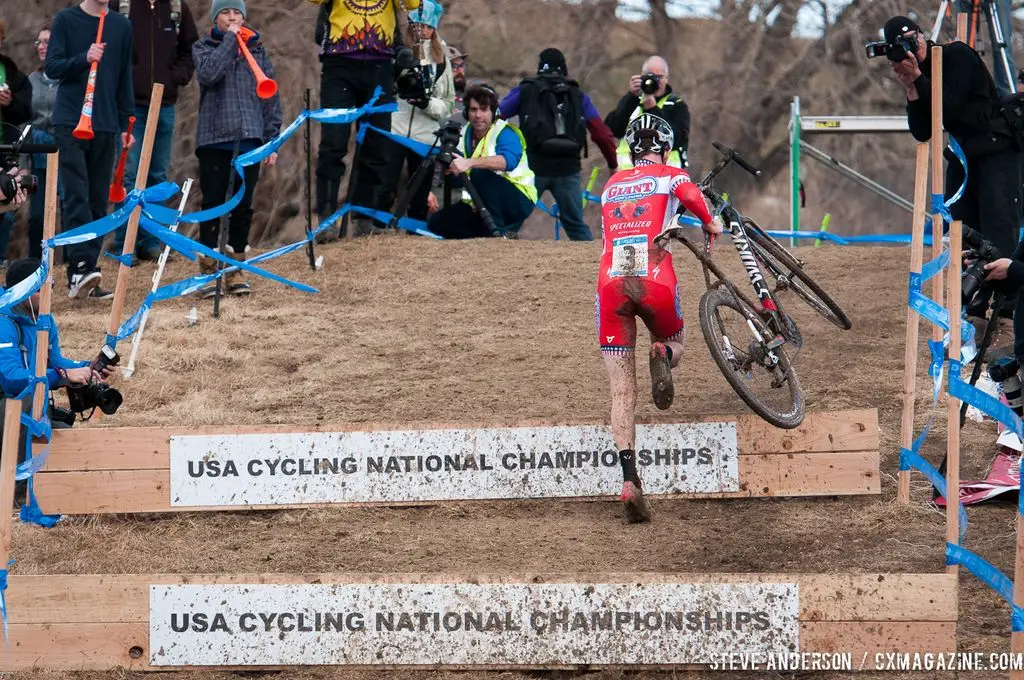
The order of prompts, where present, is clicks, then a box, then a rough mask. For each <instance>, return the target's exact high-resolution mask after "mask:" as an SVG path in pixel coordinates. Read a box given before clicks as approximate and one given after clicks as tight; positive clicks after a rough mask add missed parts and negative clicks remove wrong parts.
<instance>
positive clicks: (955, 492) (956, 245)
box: [946, 220, 962, 575]
mask: <svg viewBox="0 0 1024 680" xmlns="http://www.w3.org/2000/svg"><path fill="white" fill-rule="evenodd" d="M961 229H962V224H961V223H960V220H953V222H952V223H950V225H949V261H950V273H949V358H950V359H951V360H953V361H960V306H961V304H960V276H959V269H960V233H961ZM953 267H956V269H955V270H954V269H953ZM959 377H960V375H959V373H958V374H957V375H954V374H953V371H952V369H950V372H949V376H948V384H950V385H952V384H953V380H954V379H958V378H959ZM946 407H947V420H946V427H947V431H946V542H947V543H953V544H955V545H959V544H960V504H959V503H958V502H957V501H958V500H959V498H960V400H959V399H956V398H954V397H953V396H949V398H948V400H947V403H946ZM959 569H960V567H959V566H958V565H955V564H951V565H948V566H947V567H946V573H949V574H954V575H956V574H959Z"/></svg>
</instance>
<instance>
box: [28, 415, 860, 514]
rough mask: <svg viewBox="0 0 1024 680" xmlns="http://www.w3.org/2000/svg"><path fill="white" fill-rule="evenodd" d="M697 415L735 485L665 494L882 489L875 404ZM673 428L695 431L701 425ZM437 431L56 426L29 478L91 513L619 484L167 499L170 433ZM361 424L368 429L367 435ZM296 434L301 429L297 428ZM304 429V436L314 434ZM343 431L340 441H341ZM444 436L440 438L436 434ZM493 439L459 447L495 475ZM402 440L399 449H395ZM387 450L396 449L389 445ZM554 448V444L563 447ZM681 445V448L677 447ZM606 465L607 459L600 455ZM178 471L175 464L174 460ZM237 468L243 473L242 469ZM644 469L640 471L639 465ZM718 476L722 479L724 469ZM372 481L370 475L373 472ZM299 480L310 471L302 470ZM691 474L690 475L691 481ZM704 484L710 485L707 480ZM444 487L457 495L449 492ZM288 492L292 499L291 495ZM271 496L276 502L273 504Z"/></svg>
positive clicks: (418, 500) (267, 437) (363, 448)
mask: <svg viewBox="0 0 1024 680" xmlns="http://www.w3.org/2000/svg"><path fill="white" fill-rule="evenodd" d="M703 422H704V423H707V424H714V423H716V422H724V423H725V424H726V425H727V426H729V427H733V428H734V429H735V435H734V436H735V445H734V449H735V453H738V455H735V456H733V458H734V459H738V460H734V461H726V462H727V463H728V462H732V464H733V466H734V468H735V469H736V472H737V473H738V475H737V476H738V479H733V480H732V481H733V484H732V485H731V486H730V485H729V484H726V483H722V485H721V486H712V487H710V488H714V489H729V488H732V489H733V490H725V491H710V492H708V491H704V492H698V493H674V492H672V491H671V490H672V489H675V488H688V487H686V486H685V484H683V485H680V484H679V483H677V484H675V485H672V484H668V483H666V484H667V486H665V488H666V489H667V490H669V492H670V493H671V495H682V496H685V497H695V498H696V497H701V498H748V497H756V496H815V495H828V496H835V495H850V494H878V493H879V492H880V479H879V471H878V446H879V441H878V414H877V411H876V410H874V409H871V410H862V411H842V412H832V413H810V414H808V415H807V418H806V419H805V420H804V423H803V424H802V425H801V426H800V427H799V428H797V429H795V430H780V429H777V428H774V427H772V426H770V425H768V424H767V423H765V422H764V421H762V420H761V419H759V418H758V417H756V416H754V415H745V416H740V417H739V418H737V419H735V420H731V421H726V420H724V419H721V420H716V419H714V418H708V419H706V420H705V421H703ZM733 423H734V424H733ZM531 425H536V424H531ZM548 425H550V424H548ZM579 427H581V428H586V427H594V426H579ZM679 427H683V428H685V427H694V428H697V427H699V424H695V425H693V426H686V425H683V426H679ZM723 427H724V426H723ZM439 428H440V426H438V425H428V426H424V428H423V429H415V427H411V426H403V427H401V428H397V427H394V426H383V427H380V428H368V426H366V425H360V426H324V427H321V428H315V427H311V428H307V430H303V429H300V428H296V427H294V426H284V425H281V426H270V427H260V428H252V429H248V430H243V429H241V428H237V427H235V428H228V427H202V428H196V429H194V430H190V431H186V430H182V429H179V428H159V427H154V428H103V427H99V428H84V429H76V430H74V431H60V430H58V431H55V432H54V437H53V443H52V445H51V451H50V457H49V460H48V461H47V464H46V468H45V470H43V471H41V472H40V473H38V474H37V475H36V496H37V498H38V500H39V504H40V507H41V508H42V510H43V511H44V512H46V513H57V514H95V513H136V512H168V511H195V510H231V509H257V508H270V507H274V508H281V507H299V506H303V507H306V506H316V505H364V504H386V505H400V504H402V503H403V502H410V503H415V504H420V505H422V504H423V503H424V502H431V501H443V500H460V499H467V498H468V499H478V500H480V499H485V498H539V497H567V498H569V497H581V496H593V495H605V496H608V497H612V496H614V494H616V493H617V491H618V489H617V488H614V484H613V482H614V481H615V480H616V479H618V480H619V482H620V483H621V478H619V477H618V476H617V475H618V472H617V463H616V462H614V461H612V462H613V465H614V467H613V468H608V467H604V466H602V467H598V466H596V465H595V466H594V467H593V470H591V469H589V468H588V469H586V470H585V471H581V472H580V475H579V476H580V477H584V478H586V477H591V478H592V477H595V474H594V473H595V472H596V473H603V472H608V480H607V481H608V483H609V484H612V486H608V485H607V484H606V486H605V487H603V489H604V491H603V492H602V491H601V490H595V491H585V492H583V493H578V494H575V495H573V493H572V492H571V491H563V490H564V489H571V488H575V487H571V486H569V485H568V482H566V481H564V480H563V481H562V482H561V483H559V484H556V483H555V482H553V481H552V482H551V493H547V492H546V491H545V490H544V488H543V485H540V486H538V484H540V483H539V482H538V481H537V479H536V478H539V477H540V476H541V473H543V472H544V470H543V469H541V470H534V471H531V475H533V476H534V477H535V479H532V480H523V481H522V482H521V483H522V484H525V485H527V486H526V488H523V489H517V488H512V487H511V486H509V487H508V488H509V489H510V490H507V491H502V490H500V489H499V490H498V491H500V493H499V492H498V491H495V492H494V493H493V494H490V492H489V491H487V490H484V491H478V490H473V489H469V490H468V491H467V493H469V495H462V496H454V497H449V496H443V497H433V498H432V497H430V496H429V495H423V494H421V495H419V496H414V497H405V498H403V497H400V496H399V495H395V494H393V495H386V494H385V493H384V492H383V491H380V490H379V489H378V490H377V491H376V493H377V495H376V496H368V497H360V496H352V495H337V496H328V497H329V498H331V500H330V501H329V502H313V501H310V500H303V501H301V502H295V500H294V499H295V498H296V496H291V495H289V493H288V491H287V489H285V490H280V489H279V490H278V493H277V494H274V495H273V497H274V500H273V504H272V505H271V504H264V503H260V502H259V500H258V499H256V500H255V501H253V500H244V498H243V496H244V494H245V493H246V492H248V491H251V489H250V488H248V487H246V485H244V484H243V487H246V488H243V490H242V491H241V492H240V496H239V498H240V500H238V501H237V502H219V503H210V504H208V505H207V504H206V503H202V502H201V503H195V502H189V503H187V504H186V503H183V502H182V500H181V498H180V495H181V492H180V485H179V488H177V489H176V490H175V492H174V496H175V499H174V500H172V486H174V484H173V481H174V480H172V471H171V462H170V461H171V457H172V456H171V442H172V439H175V440H177V439H179V438H182V437H185V438H189V437H194V438H197V439H198V438H199V437H202V436H208V435H223V436H224V437H223V440H222V441H220V443H217V442H214V443H213V444H210V445H209V446H210V447H211V448H210V449H206V448H198V449H196V450H197V451H199V452H200V453H198V454H196V455H195V457H196V458H197V459H200V458H201V459H209V458H218V457H219V458H221V459H223V457H224V455H226V454H224V451H223V450H222V449H218V448H216V447H218V446H224V447H226V446H227V445H229V444H231V443H232V440H233V439H235V438H244V439H241V441H243V442H245V444H244V447H243V448H252V447H259V446H262V447H263V448H264V449H265V450H267V451H270V452H272V453H271V454H270V455H269V456H268V457H269V458H274V459H276V460H280V459H281V457H282V456H283V455H284V454H282V453H281V451H282V448H281V447H279V446H277V445H276V444H275V442H274V440H273V439H272V437H274V436H281V435H288V434H289V433H297V432H299V433H301V432H304V431H308V432H310V433H313V432H319V433H324V436H327V433H337V434H336V435H333V438H332V439H330V440H329V441H325V442H321V443H322V445H323V447H330V448H331V450H333V451H338V450H341V449H342V448H345V447H349V448H352V447H353V446H355V447H356V448H358V450H359V458H361V459H365V458H369V457H371V456H370V455H369V453H370V451H368V450H367V447H368V445H365V444H363V445H359V446H357V445H350V444H349V443H346V442H350V441H351V440H352V439H353V438H354V437H356V436H359V437H362V438H365V437H366V436H368V435H369V434H372V435H376V436H378V437H379V438H381V439H382V441H383V442H384V443H383V444H382V445H380V446H381V448H387V447H388V446H390V447H391V453H392V454H395V453H398V454H402V453H412V452H414V451H412V449H411V448H408V447H414V446H415V447H419V449H422V448H423V447H425V446H426V445H425V444H424V443H423V440H424V437H430V436H431V435H438V434H440V433H442V430H440V429H439ZM368 429H370V430H372V431H371V432H369V433H368V432H367V430H368ZM489 431H490V432H495V431H497V432H504V431H505V430H501V429H496V428H491V429H490V430H489ZM640 431H641V433H642V432H643V426H641V430H640ZM410 432H411V434H412V435H413V436H411V437H407V438H406V439H397V437H398V436H399V435H404V434H406V433H410ZM463 432H468V433H470V434H472V432H473V431H461V430H460V431H454V434H453V435H452V440H453V441H455V442H456V444H460V443H461V442H462V441H463V440H464V439H467V438H469V436H470V435H469V434H467V435H465V436H461V435H460V434H459V433H463ZM507 432H509V433H510V434H509V437H511V438H512V439H510V440H508V441H505V442H503V444H504V446H505V448H504V449H501V450H502V451H504V450H511V451H516V446H517V445H518V444H517V441H527V442H529V443H531V444H532V443H533V442H534V440H533V437H534V436H535V435H536V434H537V433H536V432H532V431H531V432H529V433H528V435H529V436H526V435H524V436H523V437H521V438H520V439H519V440H516V439H514V437H515V436H516V435H515V432H516V429H515V428H510V429H509V430H507ZM389 433H390V434H393V435H394V436H395V437H396V439H388V436H389ZM348 435H351V436H348ZM295 436H303V435H301V434H298V435H295ZM309 436H311V437H312V436H313V435H309ZM347 436H348V439H346V437H347ZM726 439H728V437H726ZM409 441H412V443H409ZM575 441H576V442H577V444H576V448H581V447H583V448H585V445H584V444H580V443H578V442H579V441H580V440H579V437H577V439H576V440H575ZM638 441H639V442H640V443H641V444H642V442H643V439H642V436H641V437H639V438H638ZM396 442H397V443H396ZM403 442H405V443H403ZM442 443H444V442H443V441H442ZM460 445H461V444H460ZM591 445H592V446H596V445H593V444H591ZM467 446H468V445H467ZM497 446H498V445H494V448H486V447H484V446H483V445H481V447H480V448H472V447H469V448H466V454H467V455H471V456H472V457H474V460H476V459H477V458H479V459H480V460H481V463H480V464H484V465H485V464H487V460H489V461H490V463H491V464H492V465H494V466H495V467H497V468H498V470H497V473H501V472H502V470H501V469H500V464H499V462H500V460H501V457H500V455H499V454H500V451H499V450H498V448H497ZM677 446H678V445H677ZM403 447H407V448H405V449H403ZM316 448H317V443H316V442H313V443H312V444H309V445H308V446H307V449H306V450H304V451H302V454H303V455H307V456H308V455H309V454H310V450H312V449H316ZM641 448H642V447H641V446H638V449H641ZM395 449H398V450H397V451H396V450H395ZM481 450H486V451H493V452H494V453H493V455H492V453H487V454H486V456H491V457H490V458H489V459H486V460H485V454H478V453H477V451H481ZM558 450H559V451H561V450H563V449H558ZM686 450H687V449H684V451H686ZM697 450H698V449H697V448H696V446H694V448H691V449H688V451H690V452H695V451H697ZM701 450H702V449H701ZM208 451H209V452H208ZM675 451H679V449H678V448H676V449H675ZM445 452H446V453H453V452H454V453H458V451H453V450H451V449H447V450H446V451H445ZM666 452H667V450H666ZM569 453H575V451H572V450H569ZM594 453H595V454H597V453H599V452H598V451H595V452H594ZM606 453H607V452H606ZM716 454H717V452H715V451H712V450H711V449H710V448H709V449H708V458H709V459H710V458H711V457H712V456H713V455H716ZM335 455H338V454H335ZM552 456H554V454H552ZM722 456H723V458H728V457H729V454H722ZM639 457H640V460H641V461H643V458H644V453H643V451H642V450H641V451H640V453H639ZM335 460H337V459H335ZM353 460H355V459H353ZM310 461H311V462H310V465H311V466H312V465H315V464H317V463H316V462H315V460H313V459H310ZM604 462H605V464H607V462H608V461H604ZM677 462H678V461H677ZM691 462H692V461H691ZM360 464H361V463H360ZM474 464H476V463H474ZM239 466H240V468H241V467H242V466H241V464H239ZM282 467H283V466H282ZM677 467H678V468H679V470H673V471H672V473H673V474H675V475H676V476H677V477H681V478H683V479H685V478H686V477H687V468H685V467H684V466H683V465H681V464H680V465H678V466H677ZM176 469H180V466H179V467H178V468H176ZM262 470H263V471H265V470H266V468H265V467H264V468H262ZM680 470H681V471H680ZM242 472H243V475H244V472H245V471H244V469H243V470H242ZM391 472H396V473H397V472H398V470H392V471H391ZM561 472H565V471H561ZM497 473H495V474H497ZM613 473H614V474H613ZM644 474H645V475H646V474H648V473H646V472H645V473H644ZM179 475H180V476H187V475H186V474H185V473H180V472H179ZM481 475H483V473H481ZM722 475H724V476H728V475H727V474H726V473H725V472H723V473H722ZM690 476H691V477H693V476H694V475H693V474H691V475H690ZM420 477H422V475H421V476H420ZM520 477H523V475H516V478H517V479H518V478H520ZM380 478H381V477H377V479H380ZM266 479H267V477H266V475H264V476H263V479H253V480H252V481H253V483H256V482H261V481H264V480H266ZM306 479H307V480H308V479H310V478H309V477H307V478H306ZM417 479H419V477H417ZM645 479H646V478H645ZM186 481H187V480H186ZM692 481H693V480H692V479H691V480H690V482H692ZM719 481H720V480H719ZM677 482H678V479H677ZM712 482H713V483H715V482H714V480H712ZM480 483H483V482H480ZM513 483H516V484H518V483H520V482H518V481H515V480H513ZM645 484H648V482H647V481H645ZM531 485H532V486H531ZM341 486H345V485H344V484H340V485H339V488H340V487H341ZM398 486H399V487H400V489H401V490H402V491H403V492H408V487H407V485H406V484H404V483H403V484H400V485H398ZM351 487H352V485H351V484H350V485H349V488H350V489H351ZM503 488H504V487H503ZM580 488H581V489H586V487H585V486H580ZM650 488H651V493H652V495H659V494H658V491H657V489H658V488H659V487H658V486H657V484H653V485H652V486H651V487H650ZM339 493H340V491H339ZM427 493H428V492H426V491H425V492H424V494H427ZM452 493H456V492H455V491H453V492H452ZM396 494H397V492H396ZM489 494H490V495H489ZM290 498H291V502H290V501H289V499H290ZM323 498H327V497H323ZM277 499H280V501H278V500H277ZM176 501H177V502H176ZM279 503H280V504H279Z"/></svg>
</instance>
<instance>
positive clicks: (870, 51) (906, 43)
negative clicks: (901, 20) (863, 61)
mask: <svg viewBox="0 0 1024 680" xmlns="http://www.w3.org/2000/svg"><path fill="white" fill-rule="evenodd" d="M864 51H865V52H867V55H868V59H874V58H875V57H887V58H888V59H889V61H892V62H899V61H903V60H904V59H906V58H907V55H908V54H916V53H917V38H909V37H907V36H905V35H900V36H896V38H895V39H894V40H893V41H892V42H889V41H886V40H880V41H878V42H869V43H868V44H866V45H864Z"/></svg>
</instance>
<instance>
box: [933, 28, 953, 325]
mask: <svg viewBox="0 0 1024 680" xmlns="http://www.w3.org/2000/svg"><path fill="white" fill-rule="evenodd" d="M931 59H932V137H931V149H932V194H938V195H939V196H941V195H943V177H942V148H943V146H944V145H943V143H942V141H943V140H942V48H941V47H939V46H938V45H936V46H934V47H932V56H931ZM941 254H942V215H941V214H939V211H937V210H936V211H934V212H933V213H932V258H936V257H938V256H939V255H941ZM949 266H950V271H952V270H953V268H954V267H956V268H957V269H959V267H960V263H959V261H957V262H953V261H950V265H949ZM942 288H943V286H942V272H939V273H938V274H936V275H935V278H934V279H932V298H933V299H934V300H935V302H936V303H937V304H939V305H941V304H942ZM932 340H937V341H939V342H941V341H942V329H941V328H939V327H938V326H935V327H934V328H933V329H932Z"/></svg>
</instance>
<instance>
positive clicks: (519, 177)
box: [459, 118, 537, 203]
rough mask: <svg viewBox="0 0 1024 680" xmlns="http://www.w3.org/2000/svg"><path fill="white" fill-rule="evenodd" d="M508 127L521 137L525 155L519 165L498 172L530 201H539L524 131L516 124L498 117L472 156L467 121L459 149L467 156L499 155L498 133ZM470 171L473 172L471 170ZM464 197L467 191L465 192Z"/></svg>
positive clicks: (520, 140)
mask: <svg viewBox="0 0 1024 680" xmlns="http://www.w3.org/2000/svg"><path fill="white" fill-rule="evenodd" d="M506 127H509V128H512V129H513V130H515V133H516V135H517V136H518V137H519V142H520V143H521V144H522V145H523V155H522V156H520V158H519V165H517V166H516V167H514V168H512V169H511V170H509V169H508V168H505V169H504V170H502V171H501V172H499V173H497V174H499V175H501V176H502V177H504V178H505V179H507V180H508V181H509V182H512V184H514V185H515V187H516V188H517V189H519V190H520V191H521V192H523V194H524V195H525V196H526V197H527V198H528V199H530V203H536V202H537V184H536V182H535V181H534V174H533V170H531V169H530V164H529V163H528V162H527V161H526V139H525V138H524V137H523V133H522V132H520V131H519V128H517V127H516V126H515V125H512V124H511V123H507V122H505V121H504V120H502V119H500V118H499V119H497V120H495V121H494V124H493V125H491V129H489V130H488V131H487V134H486V135H484V138H483V139H481V140H480V142H479V143H478V144H477V145H476V148H475V149H473V155H472V156H470V155H469V152H468V151H467V150H466V133H467V132H468V131H469V123H466V124H465V125H464V126H463V127H462V141H461V143H460V145H459V150H460V151H461V152H462V155H464V156H466V157H467V158H483V157H485V156H497V155H498V135H499V134H501V131H502V130H504V129H505V128H506ZM470 172H473V171H472V170H470ZM463 194H464V198H463V200H466V198H465V195H466V192H463Z"/></svg>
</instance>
